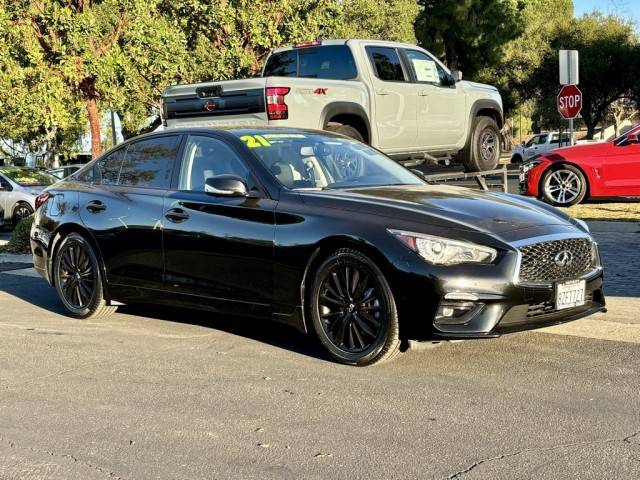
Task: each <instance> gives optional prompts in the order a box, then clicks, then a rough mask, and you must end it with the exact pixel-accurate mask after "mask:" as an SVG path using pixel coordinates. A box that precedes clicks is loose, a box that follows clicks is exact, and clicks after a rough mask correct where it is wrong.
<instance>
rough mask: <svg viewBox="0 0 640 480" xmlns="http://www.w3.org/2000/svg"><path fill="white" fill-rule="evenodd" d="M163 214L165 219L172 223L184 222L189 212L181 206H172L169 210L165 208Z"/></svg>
mask: <svg viewBox="0 0 640 480" xmlns="http://www.w3.org/2000/svg"><path fill="white" fill-rule="evenodd" d="M164 216H165V217H166V218H167V220H169V221H170V222H173V223H180V222H184V221H185V220H187V219H188V218H189V214H188V213H187V212H185V211H184V210H182V209H181V208H172V209H171V210H167V212H166V213H165V214H164Z"/></svg>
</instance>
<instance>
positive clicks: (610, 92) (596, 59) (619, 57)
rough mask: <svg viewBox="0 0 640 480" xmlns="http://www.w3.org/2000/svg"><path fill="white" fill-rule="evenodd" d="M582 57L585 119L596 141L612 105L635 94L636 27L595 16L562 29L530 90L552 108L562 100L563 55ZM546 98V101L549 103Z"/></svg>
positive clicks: (639, 65)
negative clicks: (560, 70) (560, 68)
mask: <svg viewBox="0 0 640 480" xmlns="http://www.w3.org/2000/svg"><path fill="white" fill-rule="evenodd" d="M561 49H568V50H578V51H579V52H580V90H581V91H582V112H581V115H582V120H583V121H584V123H585V126H586V127H587V138H589V139H591V138H593V134H594V132H595V129H596V127H597V126H598V124H599V123H600V122H601V121H602V120H603V119H604V117H605V114H606V113H607V111H608V109H609V108H610V106H611V105H612V104H613V103H614V102H616V101H618V100H620V99H622V98H625V97H629V96H631V95H632V94H633V90H634V89H636V88H637V82H638V76H639V75H640V47H639V45H638V36H637V34H636V33H635V31H634V27H633V25H632V24H631V23H629V22H625V21H623V20H621V19H620V18H617V17H614V16H603V15H601V14H598V13H595V14H591V15H587V16H584V17H581V18H579V19H573V20H572V21H570V22H568V23H567V24H566V25H565V26H563V27H561V28H559V29H558V30H557V32H556V34H555V35H554V37H553V38H552V39H551V42H550V48H549V51H548V53H547V54H546V55H545V57H544V58H543V60H542V62H541V64H540V67H539V68H538V69H536V71H535V72H534V74H533V75H532V79H533V80H534V81H533V82H532V83H531V88H532V90H533V91H535V92H536V93H537V94H538V96H539V97H540V98H541V99H543V100H542V101H543V103H544V102H546V103H550V102H551V100H552V99H555V96H556V95H557V92H558V89H559V85H558V50H561ZM544 99H546V100H544Z"/></svg>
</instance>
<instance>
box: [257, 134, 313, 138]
mask: <svg viewBox="0 0 640 480" xmlns="http://www.w3.org/2000/svg"><path fill="white" fill-rule="evenodd" d="M263 137H264V138H271V139H276V138H307V136H306V135H302V134H301V133H265V134H264V135H263Z"/></svg>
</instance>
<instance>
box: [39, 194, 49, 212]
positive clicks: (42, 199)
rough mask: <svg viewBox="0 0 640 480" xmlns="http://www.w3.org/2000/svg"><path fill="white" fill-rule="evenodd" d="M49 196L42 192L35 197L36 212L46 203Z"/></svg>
mask: <svg viewBox="0 0 640 480" xmlns="http://www.w3.org/2000/svg"><path fill="white" fill-rule="evenodd" d="M49 197H50V195H49V192H42V193H41V194H40V195H38V196H37V197H36V210H37V209H39V208H40V207H41V206H42V205H44V202H46V201H47V200H48V199H49Z"/></svg>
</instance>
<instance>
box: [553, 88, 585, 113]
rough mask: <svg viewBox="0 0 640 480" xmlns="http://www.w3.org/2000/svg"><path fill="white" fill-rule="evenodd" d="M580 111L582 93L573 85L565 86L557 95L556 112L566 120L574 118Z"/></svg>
mask: <svg viewBox="0 0 640 480" xmlns="http://www.w3.org/2000/svg"><path fill="white" fill-rule="evenodd" d="M580 110H582V92H581V91H580V89H579V88H578V87H576V86H575V85H565V86H564V87H562V88H561V89H560V93H559V94H558V112H560V115H562V116H563V118H566V119H567V120H569V119H571V118H576V117H577V116H578V114H579V113H580Z"/></svg>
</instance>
